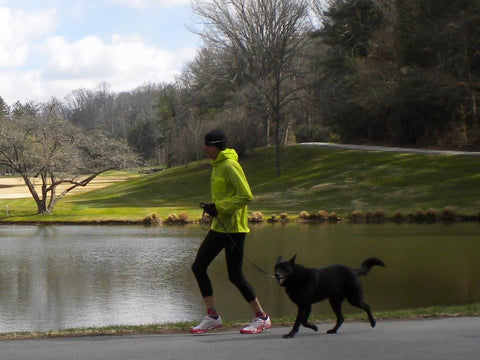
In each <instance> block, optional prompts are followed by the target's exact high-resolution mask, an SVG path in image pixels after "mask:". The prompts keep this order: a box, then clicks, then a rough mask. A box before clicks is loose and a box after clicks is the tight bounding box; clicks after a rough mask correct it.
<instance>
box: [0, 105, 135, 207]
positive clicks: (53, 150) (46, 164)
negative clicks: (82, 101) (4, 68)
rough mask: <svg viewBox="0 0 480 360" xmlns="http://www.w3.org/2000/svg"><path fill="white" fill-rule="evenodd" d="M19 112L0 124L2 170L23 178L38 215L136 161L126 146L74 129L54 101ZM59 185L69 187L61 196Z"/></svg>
mask: <svg viewBox="0 0 480 360" xmlns="http://www.w3.org/2000/svg"><path fill="white" fill-rule="evenodd" d="M35 108H36V109H37V110H36V111H33V110H32V109H35ZM16 110H17V111H16V115H14V116H12V117H9V118H7V117H3V118H1V119H0V122H1V124H0V126H1V127H0V165H1V166H6V167H9V168H11V169H12V170H13V171H14V172H16V173H18V174H19V175H20V176H21V177H22V178H23V180H24V182H25V185H26V186H27V187H28V190H29V191H30V194H31V195H32V197H33V199H34V200H35V202H36V204H37V212H38V213H39V214H46V213H51V212H52V211H53V208H54V206H55V205H56V203H57V202H58V201H59V200H60V199H61V198H62V197H63V196H65V195H66V194H67V193H69V192H70V191H72V190H73V189H75V188H77V187H79V186H82V187H84V186H87V185H88V184H89V183H90V182H91V181H92V180H93V179H95V177H97V176H98V175H100V174H101V173H103V172H105V171H107V170H110V169H119V168H125V167H126V166H129V165H131V164H132V163H133V162H134V161H135V157H134V156H133V155H132V154H131V152H130V151H129V149H128V147H127V146H126V145H125V144H124V143H120V142H116V141H113V140H110V139H107V138H105V137H104V136H102V135H101V134H99V133H90V134H88V133H85V132H84V131H82V130H81V129H79V128H77V127H75V126H73V125H72V124H70V123H69V122H68V121H67V120H66V118H65V117H64V116H63V115H62V107H61V105H60V104H59V103H58V102H57V101H56V100H52V101H51V102H49V103H47V104H41V105H39V106H36V107H32V106H31V104H28V106H27V107H26V110H28V111H22V109H21V106H20V104H17V106H16ZM37 179H39V185H38V186H36V185H37V184H36V181H37ZM37 183H38V181H37ZM60 185H66V187H65V188H64V189H63V190H62V191H61V192H59V193H57V190H58V187H59V186H60Z"/></svg>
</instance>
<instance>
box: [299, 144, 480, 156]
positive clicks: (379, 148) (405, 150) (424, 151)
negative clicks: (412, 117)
mask: <svg viewBox="0 0 480 360" xmlns="http://www.w3.org/2000/svg"><path fill="white" fill-rule="evenodd" d="M300 145H315V146H324V147H333V148H340V149H350V150H369V151H392V152H402V153H422V154H439V155H466V156H480V152H476V151H453V150H428V149H411V148H399V147H389V146H388V147H387V146H371V145H347V144H333V143H324V142H309V143H301V144H300Z"/></svg>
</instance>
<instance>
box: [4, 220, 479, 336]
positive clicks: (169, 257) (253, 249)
mask: <svg viewBox="0 0 480 360" xmlns="http://www.w3.org/2000/svg"><path fill="white" fill-rule="evenodd" d="M479 227H480V226H479V225H478V224H456V225H451V226H444V225H407V224H405V225H394V224H386V225H373V226H368V225H348V224H336V225H327V224H323V225H300V224H288V225H283V226H282V225H260V226H254V227H253V228H252V232H251V234H249V235H248V237H247V239H248V240H247V243H246V244H247V245H246V253H247V256H248V257H249V258H250V259H251V260H252V261H254V262H255V263H256V264H258V265H260V266H261V267H263V268H264V269H266V270H267V271H269V272H271V271H272V269H273V266H274V264H275V261H276V259H277V257H278V256H279V255H283V256H284V257H290V256H292V255H293V254H295V253H296V254H297V261H298V262H299V263H302V264H304V265H306V266H315V267H318V266H323V265H327V264H331V263H345V264H348V265H352V266H359V265H360V263H361V262H362V261H363V260H364V259H365V258H367V257H371V256H377V257H379V258H381V259H382V260H384V261H385V263H386V264H387V268H378V267H376V268H374V269H373V270H372V272H371V273H370V274H369V275H368V277H366V278H364V279H362V281H363V284H364V288H365V297H366V301H367V302H368V303H369V304H370V305H371V306H372V308H373V310H374V311H375V310H388V309H397V308H407V307H419V306H428V305H449V304H464V303H472V302H478V301H480V286H479V284H480V282H479V280H480V279H479V277H480V271H479V270H480V265H479V263H478V254H479V250H480V235H479ZM203 236H205V231H204V230H201V229H200V227H197V226H187V227H171V228H170V227H152V228H150V227H136V226H112V227H107V226H56V227H55V226H51V227H43V226H42V227H36V226H0V249H1V251H0V332H7V331H32V330H49V329H58V328H71V327H87V326H105V325H114V324H146V323H163V322H177V321H193V320H196V319H199V318H201V317H202V316H203V311H204V310H203V303H202V301H201V298H200V295H199V291H198V289H197V286H196V283H195V280H194V278H193V275H192V274H191V272H190V265H191V262H192V261H193V258H194V256H195V253H196V249H197V247H198V245H199V244H200V242H201V240H202V238H203ZM244 271H245V275H246V277H247V279H248V280H249V281H250V282H251V283H252V285H253V287H254V288H255V290H256V292H257V295H258V297H259V298H260V300H261V302H262V304H263V305H264V308H265V309H266V310H267V311H268V312H269V313H270V314H271V315H272V316H274V317H277V316H285V315H294V313H295V307H294V306H293V304H291V302H290V301H289V300H288V298H287V296H286V294H284V291H283V289H281V288H280V287H279V286H278V285H277V284H276V283H275V281H273V280H271V279H269V278H268V277H266V276H264V275H262V274H261V273H259V272H258V271H257V270H255V269H254V268H253V267H252V266H250V265H249V264H248V263H246V264H245V266H244ZM209 273H210V276H211V277H212V282H213V286H214V291H215V296H216V298H217V303H218V309H219V311H220V312H221V313H222V316H223V317H224V318H227V319H248V318H249V317H250V316H251V314H250V308H249V306H248V305H247V304H245V303H244V301H243V298H242V297H241V296H240V294H239V293H238V291H237V290H236V288H234V287H233V285H231V284H230V283H229V282H228V278H227V275H226V271H225V264H224V257H223V255H220V256H219V257H218V258H217V259H216V260H215V261H214V263H213V264H212V267H211V269H210V271H209ZM313 311H314V312H316V313H319V312H330V310H329V308H328V304H320V305H316V306H315V307H314V310H313ZM345 311H346V312H348V311H353V309H352V308H350V307H348V306H345Z"/></svg>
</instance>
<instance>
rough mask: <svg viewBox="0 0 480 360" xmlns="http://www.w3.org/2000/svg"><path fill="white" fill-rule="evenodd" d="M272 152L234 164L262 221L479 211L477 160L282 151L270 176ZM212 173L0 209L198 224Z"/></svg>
mask: <svg viewBox="0 0 480 360" xmlns="http://www.w3.org/2000/svg"><path fill="white" fill-rule="evenodd" d="M273 151H274V149H273V148H261V149H255V150H252V151H249V152H247V155H246V157H245V158H243V159H241V160H240V162H241V164H242V166H243V168H244V170H245V173H246V175H247V178H248V180H249V182H250V185H251V187H252V191H253V193H254V195H255V199H254V200H253V201H252V203H251V204H250V206H249V209H250V211H256V210H258V211H261V212H262V213H264V215H266V216H270V215H271V213H277V214H278V213H281V212H287V213H289V214H290V215H291V216H296V215H297V214H298V213H299V212H300V211H302V210H306V211H308V212H316V211H318V210H326V211H327V212H336V213H337V214H338V215H340V216H342V217H346V216H348V215H350V214H351V213H352V211H354V210H361V211H363V212H366V211H374V210H377V209H382V210H383V211H384V212H385V213H386V214H390V215H391V214H393V213H394V212H395V211H397V210H400V211H402V212H403V213H407V212H415V211H416V210H417V209H423V210H426V209H429V208H433V209H439V210H441V209H443V208H444V207H447V206H448V207H450V208H452V209H454V210H455V212H456V213H458V214H468V215H472V214H474V215H476V214H477V213H478V212H479V210H480V187H479V186H478V182H479V180H480V171H479V170H480V167H479V158H478V157H472V156H460V155H438V154H418V153H391V152H383V151H360V150H351V149H334V148H324V147H317V146H305V145H292V146H285V147H283V148H282V155H281V156H282V175H281V176H280V177H275V168H274V166H275V164H274V154H273ZM210 171H211V169H210V164H209V161H208V160H201V161H197V162H193V163H190V164H188V165H187V166H181V167H175V168H171V169H167V170H164V171H161V172H158V173H155V174H151V175H144V176H140V177H136V178H133V179H129V180H126V181H123V182H120V183H116V184H113V185H110V186H107V187H105V188H102V189H97V190H93V191H90V192H87V193H83V194H80V195H75V196H70V197H67V198H65V199H64V200H62V201H61V202H60V203H59V204H58V206H57V207H56V208H55V213H54V214H53V215H47V216H43V217H40V216H34V215H33V212H34V211H35V208H34V206H33V205H34V204H33V201H32V200H9V201H6V200H3V201H0V208H5V206H6V205H9V209H10V215H11V216H10V217H9V218H8V220H21V219H24V220H34V221H38V220H45V221H84V220H96V219H99V220H106V219H118V220H138V219H142V218H143V217H144V216H145V215H147V214H150V213H156V214H158V215H159V216H160V217H161V218H163V217H166V216H167V215H168V214H169V213H172V212H176V213H178V212H186V213H188V214H189V215H190V217H192V218H198V217H200V215H201V211H200V209H199V207H198V204H199V203H200V202H202V201H209V177H210ZM30 203H31V204H30ZM4 220H6V219H5V218H4Z"/></svg>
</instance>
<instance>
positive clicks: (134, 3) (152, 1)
mask: <svg viewBox="0 0 480 360" xmlns="http://www.w3.org/2000/svg"><path fill="white" fill-rule="evenodd" d="M190 1H191V0H108V2H109V3H110V4H113V5H121V6H126V7H132V8H136V9H146V8H149V7H170V6H177V5H188V4H190Z"/></svg>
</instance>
